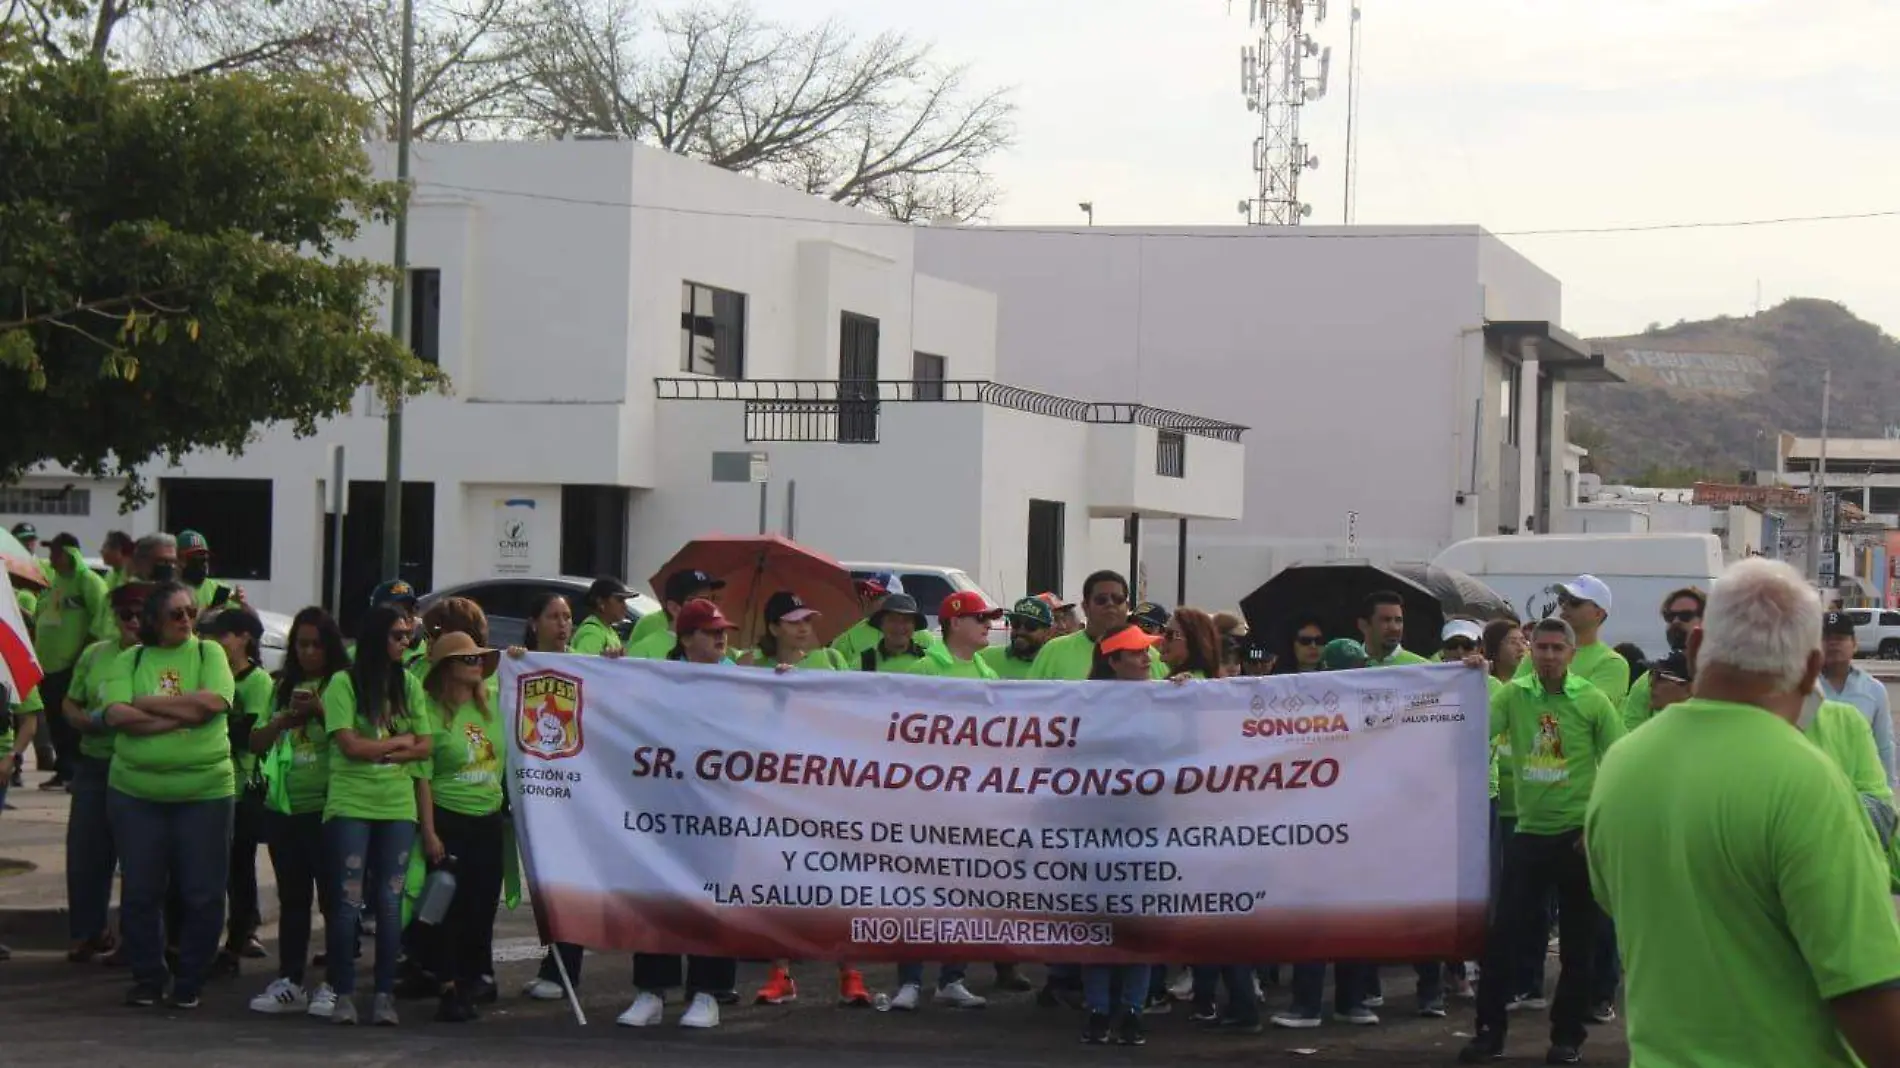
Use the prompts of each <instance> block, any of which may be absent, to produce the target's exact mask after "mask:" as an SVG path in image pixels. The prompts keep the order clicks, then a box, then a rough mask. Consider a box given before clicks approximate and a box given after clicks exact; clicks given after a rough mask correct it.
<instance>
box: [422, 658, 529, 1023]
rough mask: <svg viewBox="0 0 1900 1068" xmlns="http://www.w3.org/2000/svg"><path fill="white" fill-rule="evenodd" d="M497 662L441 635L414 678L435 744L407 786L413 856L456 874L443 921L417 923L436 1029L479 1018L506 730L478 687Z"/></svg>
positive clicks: (501, 847) (496, 876)
mask: <svg viewBox="0 0 1900 1068" xmlns="http://www.w3.org/2000/svg"><path fill="white" fill-rule="evenodd" d="M499 656H500V654H499V653H497V652H496V651H495V650H493V649H489V648H486V647H484V646H481V645H478V644H477V643H476V641H475V639H474V638H473V637H471V636H470V635H468V634H467V633H465V632H463V631H459V630H454V631H445V632H444V633H442V634H441V635H439V636H437V637H435V638H434V639H433V640H431V641H430V643H429V661H430V664H431V667H430V668H429V675H428V678H427V679H425V680H424V681H423V689H424V691H426V693H427V702H428V703H427V707H428V714H427V717H426V718H427V721H428V723H429V725H430V726H431V727H432V728H433V730H434V734H435V738H434V745H433V747H432V750H431V760H430V763H429V764H428V765H427V767H428V777H427V778H425V779H418V780H417V782H416V810H417V812H418V814H419V815H420V817H421V838H422V851H423V855H424V856H425V857H427V858H428V861H429V863H430V864H431V865H436V866H439V865H442V864H445V863H446V864H450V865H452V866H453V870H454V872H455V896H454V897H453V898H451V899H450V900H449V908H448V912H447V914H446V915H445V916H443V918H442V922H441V923H439V924H436V925H434V926H433V927H429V926H427V925H422V926H421V930H422V931H423V932H425V933H423V934H422V935H421V939H422V940H423V941H425V942H428V943H432V944H431V945H430V946H429V950H428V952H427V953H426V954H425V956H426V957H427V958H428V959H429V961H430V963H431V965H432V966H433V969H434V972H435V976H436V978H437V980H438V981H439V982H440V983H441V999H442V1000H441V1004H440V1006H439V1007H438V1008H437V1010H436V1016H435V1018H436V1019H437V1020H438V1021H440V1022H443V1023H466V1022H468V1021H470V1020H474V1019H476V1018H477V1017H478V1016H479V1015H480V1014H479V1013H478V1012H477V1011H476V1009H475V1001H474V995H475V992H476V991H478V990H480V989H481V988H482V987H483V986H484V985H485V984H486V982H487V977H488V974H489V968H490V967H491V965H490V964H489V958H490V956H491V955H492V952H493V948H494V940H495V913H496V911H497V910H498V909H499V908H500V906H501V883H502V865H503V861H504V859H505V855H506V848H507V845H508V839H507V833H506V831H507V827H506V825H505V817H504V816H503V815H502V778H501V776H502V758H501V752H502V746H504V745H506V744H507V731H506V729H505V728H504V727H503V726H502V722H501V709H500V708H499V707H498V706H497V705H496V704H495V703H494V702H493V701H491V700H490V698H489V693H488V685H487V681H488V679H490V678H492V677H493V676H494V674H495V667H496V662H497V660H498V659H499Z"/></svg>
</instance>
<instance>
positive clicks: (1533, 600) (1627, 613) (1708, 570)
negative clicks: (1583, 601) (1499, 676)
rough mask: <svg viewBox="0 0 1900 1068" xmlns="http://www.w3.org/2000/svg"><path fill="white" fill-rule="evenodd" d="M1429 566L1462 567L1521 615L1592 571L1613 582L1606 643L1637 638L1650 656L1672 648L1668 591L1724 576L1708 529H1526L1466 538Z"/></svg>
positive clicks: (1539, 611)
mask: <svg viewBox="0 0 1900 1068" xmlns="http://www.w3.org/2000/svg"><path fill="white" fill-rule="evenodd" d="M1432 563H1434V564H1436V565H1438V566H1439V567H1446V568H1452V569H1455V570H1458V571H1463V572H1465V573H1466V574H1468V575H1470V576H1471V577H1472V578H1475V579H1477V580H1478V581H1480V582H1483V583H1484V584H1485V585H1487V586H1490V587H1491V588H1492V589H1494V590H1496V591H1498V593H1499V594H1500V595H1501V596H1503V598H1504V599H1505V600H1506V601H1509V602H1510V603H1511V604H1513V605H1515V606H1516V608H1517V610H1518V612H1519V613H1521V614H1522V616H1523V618H1525V619H1541V618H1543V617H1544V616H1547V615H1550V614H1552V613H1553V612H1555V611H1556V608H1557V593H1556V590H1555V589H1554V587H1555V586H1556V584H1557V583H1559V582H1564V581H1567V580H1569V579H1573V578H1576V577H1577V576H1578V575H1595V576H1596V577H1597V578H1600V579H1602V580H1603V581H1604V582H1605V583H1607V584H1608V585H1609V587H1610V594H1611V600H1612V604H1611V611H1610V619H1609V622H1608V623H1606V624H1604V626H1603V635H1602V637H1603V640H1604V641H1606V642H1608V643H1610V644H1611V645H1620V644H1622V643H1623V642H1635V643H1636V644H1637V645H1638V646H1640V647H1641V648H1642V650H1643V652H1645V653H1647V654H1649V655H1650V656H1651V657H1659V656H1662V655H1663V654H1664V653H1666V652H1667V651H1668V649H1669V643H1668V641H1667V640H1666V639H1665V638H1664V636H1663V620H1662V600H1663V598H1664V597H1666V596H1668V595H1669V593H1670V592H1671V591H1672V590H1678V589H1681V588H1683V587H1684V586H1696V587H1699V588H1700V589H1702V590H1704V591H1707V590H1708V588H1709V586H1710V584H1712V583H1713V582H1714V581H1715V579H1716V576H1717V575H1720V574H1721V573H1722V567H1723V564H1722V543H1721V541H1720V540H1719V539H1717V538H1716V536H1715V535H1713V534H1525V535H1502V536H1497V537H1487V538H1470V539H1467V540H1465V541H1461V542H1458V543H1457V544H1455V545H1452V546H1450V547H1449V548H1447V549H1446V550H1445V551H1444V552H1441V553H1439V554H1438V556H1437V558H1436V559H1434V560H1433V561H1432Z"/></svg>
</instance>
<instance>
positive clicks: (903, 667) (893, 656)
mask: <svg viewBox="0 0 1900 1068" xmlns="http://www.w3.org/2000/svg"><path fill="white" fill-rule="evenodd" d="M865 622H867V623H869V624H870V625H871V626H873V627H875V628H877V632H878V635H879V638H878V642H877V644H875V645H873V646H871V647H870V648H869V649H866V650H864V651H863V652H861V653H859V654H858V655H857V657H856V658H855V659H849V660H847V661H846V663H848V664H849V665H850V666H851V670H853V671H897V672H906V673H908V672H913V671H916V670H917V667H918V665H920V664H922V663H923V662H924V657H925V655H926V654H927V653H928V652H929V650H927V649H926V648H925V647H924V645H923V643H922V642H920V641H918V640H917V638H918V635H919V632H921V631H922V630H923V629H924V627H925V626H927V625H928V624H929V620H927V619H925V618H924V614H923V612H921V611H919V610H918V608H917V602H916V601H915V600H914V599H912V598H911V596H910V595H909V594H907V593H893V594H891V595H890V596H888V597H886V598H884V603H883V604H882V605H880V606H879V608H878V610H877V611H875V612H873V613H871V618H870V619H868V620H866V621H865Z"/></svg>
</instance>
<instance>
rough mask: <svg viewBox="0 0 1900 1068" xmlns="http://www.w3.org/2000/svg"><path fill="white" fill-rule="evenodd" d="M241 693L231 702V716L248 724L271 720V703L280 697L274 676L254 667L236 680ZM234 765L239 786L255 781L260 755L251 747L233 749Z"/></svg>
mask: <svg viewBox="0 0 1900 1068" xmlns="http://www.w3.org/2000/svg"><path fill="white" fill-rule="evenodd" d="M232 681H233V682H234V683H235V684H236V686H237V693H236V696H234V697H233V698H232V699H231V713H232V714H233V715H238V716H243V717H245V720H246V722H249V723H252V724H256V723H258V722H259V721H260V720H262V721H268V720H269V719H270V711H271V700H272V698H273V697H275V696H276V687H274V686H272V685H271V678H270V673H269V672H267V671H265V670H264V669H263V668H260V667H257V666H255V665H253V666H252V667H251V669H250V670H249V671H247V672H245V673H244V677H243V678H237V677H236V676H233V677H232ZM231 764H232V766H233V767H234V768H235V769H236V771H237V777H238V784H239V785H243V784H244V783H247V782H250V781H251V773H252V772H254V771H256V770H257V755H256V754H255V753H252V752H251V750H250V747H249V746H246V747H244V748H243V749H238V748H237V747H236V746H235V745H233V746H232V747H231Z"/></svg>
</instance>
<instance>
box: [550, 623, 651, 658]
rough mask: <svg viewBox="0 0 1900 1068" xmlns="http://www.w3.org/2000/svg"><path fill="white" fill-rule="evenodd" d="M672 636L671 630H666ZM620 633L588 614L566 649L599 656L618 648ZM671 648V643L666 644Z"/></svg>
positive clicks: (585, 654) (575, 629)
mask: <svg viewBox="0 0 1900 1068" xmlns="http://www.w3.org/2000/svg"><path fill="white" fill-rule="evenodd" d="M666 634H667V637H668V638H669V639H670V638H671V637H672V632H671V631H668V632H666ZM621 647H622V646H621V644H620V635H619V634H618V633H616V632H615V631H614V629H613V628H612V627H610V626H608V625H607V624H605V623H602V622H601V621H600V617H599V616H588V617H587V618H586V619H583V620H581V625H580V626H578V627H576V628H574V638H573V640H572V641H570V642H568V643H567V651H568V652H570V653H579V654H580V655H582V656H599V655H600V654H601V653H604V652H606V651H608V650H610V649H620V648H621ZM667 647H668V648H672V646H671V644H669V645H668V646H667Z"/></svg>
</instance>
